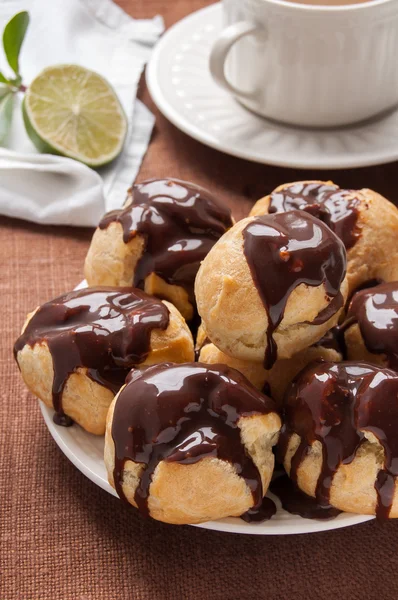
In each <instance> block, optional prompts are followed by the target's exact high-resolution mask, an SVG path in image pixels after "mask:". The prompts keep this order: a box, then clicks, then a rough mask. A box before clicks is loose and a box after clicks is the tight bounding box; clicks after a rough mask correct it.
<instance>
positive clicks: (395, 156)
mask: <svg viewBox="0 0 398 600" xmlns="http://www.w3.org/2000/svg"><path fill="white" fill-rule="evenodd" d="M221 10H222V5H221V2H216V3H215V4H211V5H210V6H206V7H204V8H201V9H199V10H197V11H195V12H193V13H190V14H189V15H187V16H185V17H184V18H183V19H181V20H180V21H177V23H174V24H173V25H172V26H171V27H170V28H169V29H168V30H167V31H166V32H165V33H164V35H163V36H162V37H161V38H160V39H159V41H158V42H157V44H156V45H155V48H154V50H153V52H152V55H151V58H150V60H149V62H148V64H147V67H146V72H145V78H146V83H147V87H148V90H149V93H150V96H151V98H152V100H153V101H154V103H155V104H156V106H157V108H158V109H159V111H160V112H161V113H162V114H163V116H164V117H165V118H166V119H167V120H169V121H170V122H171V123H172V124H173V125H174V126H175V127H177V129H179V130H180V131H182V132H183V133H185V134H186V135H188V136H189V137H191V138H193V139H195V140H196V141H198V142H200V143H202V144H204V145H206V146H209V147H211V148H213V149H214V150H218V151H219V152H222V153H223V154H229V155H231V156H234V157H236V158H241V159H244V160H248V161H250V162H254V163H258V164H265V165H269V166H276V167H282V168H292V169H312V170H325V169H330V170H342V169H351V168H361V167H370V166H378V165H382V164H387V163H390V162H395V161H396V160H398V144H397V149H396V151H395V153H392V152H390V153H389V154H388V155H386V156H384V155H383V156H381V155H380V154H379V155H377V156H376V155H374V156H373V157H367V156H364V157H362V159H360V160H359V159H358V157H357V158H356V159H355V158H354V159H352V160H348V159H346V160H345V161H344V162H333V161H329V162H324V163H322V162H320V163H319V162H317V163H312V162H308V161H307V162H306V161H305V160H301V161H300V160H297V161H296V162H295V161H292V160H273V159H272V157H267V158H264V157H263V158H261V156H260V155H259V154H258V153H257V152H250V151H249V152H247V151H246V150H244V151H243V152H242V151H240V150H239V149H235V148H234V147H232V148H231V147H228V146H227V145H223V144H222V142H219V141H217V140H215V139H213V138H212V137H211V135H210V134H208V133H207V132H206V131H204V130H202V129H200V128H199V127H197V125H195V124H194V123H190V122H189V121H188V119H187V118H186V117H185V116H181V114H180V113H179V112H178V110H177V109H176V108H174V106H172V105H171V104H170V103H169V102H168V101H167V99H166V98H165V96H164V94H163V91H162V87H161V85H160V83H159V78H158V77H157V70H158V67H159V63H160V61H161V58H162V52H163V48H164V47H165V46H168V44H169V41H170V40H171V39H172V38H173V36H176V35H177V33H178V32H179V31H180V30H183V29H184V28H185V27H187V25H188V24H190V23H191V22H194V21H196V20H199V19H200V18H205V17H206V16H208V15H210V14H211V13H216V12H220V11H221ZM214 85H217V84H214ZM245 110H248V109H245ZM392 112H393V113H394V112H398V107H397V109H396V110H395V111H392ZM255 116H256V117H258V118H259V119H261V120H264V121H266V119H264V118H263V117H260V116H259V115H255ZM364 124H365V123H364ZM279 125H280V126H281V127H285V128H286V129H288V130H294V131H299V130H300V128H297V127H293V126H289V125H286V124H282V123H281V124H279ZM358 127H361V124H356V125H353V126H351V127H347V128H340V129H338V128H336V131H342V130H344V129H345V130H346V131H349V129H350V128H355V129H358ZM303 131H310V130H309V129H305V128H303ZM314 131H318V132H321V131H322V129H315V130H314ZM329 133H330V131H329Z"/></svg>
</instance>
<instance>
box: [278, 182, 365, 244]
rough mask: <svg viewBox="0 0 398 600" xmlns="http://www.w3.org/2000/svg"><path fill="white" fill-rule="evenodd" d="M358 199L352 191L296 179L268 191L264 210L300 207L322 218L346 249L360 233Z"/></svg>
mask: <svg viewBox="0 0 398 600" xmlns="http://www.w3.org/2000/svg"><path fill="white" fill-rule="evenodd" d="M360 204H361V200H360V199H359V198H358V197H356V196H355V194H354V192H353V190H341V189H340V188H339V187H338V186H337V185H333V184H322V183H317V182H312V183H305V182H300V181H299V182H297V183H294V184H292V185H289V186H287V187H285V188H283V189H282V190H280V191H278V192H276V191H274V192H272V194H271V199H270V203H269V208H268V212H269V214H272V213H280V212H286V211H290V210H304V211H306V212H308V213H310V214H311V215H313V216H314V217H317V218H318V219H320V220H321V221H323V222H324V223H325V224H326V225H327V226H328V227H330V229H331V230H332V231H334V233H335V234H336V235H337V236H338V237H339V238H340V239H341V240H342V242H343V243H344V245H345V247H346V248H347V250H348V249H349V248H352V246H354V244H355V243H356V242H357V240H358V238H359V237H360V236H361V230H360V228H359V227H358V224H357V221H358V214H359V212H358V207H359V205H360Z"/></svg>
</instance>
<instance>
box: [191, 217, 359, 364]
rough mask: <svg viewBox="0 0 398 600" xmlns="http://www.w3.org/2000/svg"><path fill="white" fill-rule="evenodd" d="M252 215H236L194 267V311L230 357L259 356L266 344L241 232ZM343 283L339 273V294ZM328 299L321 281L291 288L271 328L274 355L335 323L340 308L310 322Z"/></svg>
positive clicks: (291, 350) (310, 340)
mask: <svg viewBox="0 0 398 600" xmlns="http://www.w3.org/2000/svg"><path fill="white" fill-rule="evenodd" d="M252 220H253V218H250V217H249V218H246V219H243V220H242V221H239V222H238V223H236V225H234V226H233V227H232V229H230V230H229V231H227V233H225V234H224V235H223V236H222V238H220V239H219V240H218V242H217V243H216V244H215V245H214V246H213V248H212V250H211V251H210V252H209V254H208V255H207V256H206V258H205V259H204V261H203V262H202V265H201V267H200V269H199V272H198V275H197V277H196V281H195V294H196V301H197V306H198V312H199V314H200V316H201V317H202V321H203V326H204V328H205V330H206V331H207V333H208V336H209V338H210V339H211V340H212V342H213V343H214V344H215V345H216V346H217V347H218V348H219V349H220V350H221V351H222V352H224V353H225V354H227V355H229V356H231V357H234V358H238V359H240V360H250V361H257V362H260V361H262V360H263V359H264V354H265V349H266V344H267V340H266V330H267V325H268V317H267V313H266V311H265V308H264V306H263V303H262V301H261V298H260V296H259V294H258V291H257V289H256V287H255V285H254V283H253V279H252V274H251V272H250V268H249V265H248V263H247V261H246V258H245V255H244V251H243V235H242V232H243V230H244V229H245V227H246V226H247V225H248V223H250V222H251V221H252ZM347 288H348V286H347V281H346V279H344V281H343V283H342V285H341V289H340V291H341V293H342V295H343V298H344V300H345V299H346V298H347ZM328 304H329V300H328V298H327V295H326V290H325V286H324V285H323V284H322V285H320V286H318V287H310V286H307V285H306V284H300V285H299V286H298V287H296V288H295V289H294V290H293V292H292V293H291V294H290V296H289V298H288V301H287V304H286V308H285V312H284V317H283V319H282V321H281V323H280V325H279V326H278V327H277V328H276V330H275V332H274V334H273V337H274V339H275V342H276V344H277V347H278V359H281V358H290V357H292V356H293V355H294V354H296V353H297V352H298V351H300V350H302V349H304V348H307V347H308V346H311V345H312V344H314V343H315V342H317V341H318V340H319V339H320V338H321V337H322V336H323V335H324V334H325V333H326V332H327V331H328V330H329V329H331V328H332V327H333V326H334V325H336V323H337V322H338V319H339V315H340V313H341V311H337V312H336V313H335V314H334V315H333V316H332V317H331V318H330V319H329V320H328V321H326V322H325V323H323V324H321V325H312V324H311V322H312V321H313V320H314V319H315V318H316V317H317V315H318V314H319V313H320V312H321V311H322V310H323V309H325V308H326V307H327V306H328Z"/></svg>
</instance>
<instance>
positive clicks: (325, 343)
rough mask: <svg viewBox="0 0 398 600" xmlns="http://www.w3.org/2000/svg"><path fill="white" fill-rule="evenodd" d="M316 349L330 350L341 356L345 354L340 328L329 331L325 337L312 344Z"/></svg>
mask: <svg viewBox="0 0 398 600" xmlns="http://www.w3.org/2000/svg"><path fill="white" fill-rule="evenodd" d="M312 345H313V346H316V347H321V348H327V349H328V350H335V351H336V352H339V353H340V354H342V353H343V349H342V344H341V334H340V330H339V326H336V327H333V328H332V329H330V330H329V331H327V332H326V333H325V335H324V336H323V337H322V338H321V339H320V340H318V341H317V342H315V344H312Z"/></svg>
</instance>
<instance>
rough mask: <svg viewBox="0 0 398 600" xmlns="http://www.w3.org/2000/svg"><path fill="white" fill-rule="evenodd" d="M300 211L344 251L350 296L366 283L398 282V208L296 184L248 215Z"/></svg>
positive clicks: (371, 197) (368, 195)
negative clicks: (311, 217) (333, 236)
mask: <svg viewBox="0 0 398 600" xmlns="http://www.w3.org/2000/svg"><path fill="white" fill-rule="evenodd" d="M297 209H299V210H304V211H306V212H308V213H310V214H312V215H314V216H315V217H317V218H319V219H320V220H321V221H323V222H324V223H325V224H326V225H328V227H330V229H332V231H334V233H335V234H336V235H337V236H338V237H339V238H340V239H341V240H342V241H343V243H344V245H345V247H346V250H347V279H348V284H349V296H351V294H352V293H353V292H354V291H355V290H356V289H358V288H360V287H361V286H362V285H363V284H366V283H367V282H369V281H371V280H382V281H394V280H396V279H398V209H397V207H396V206H394V205H393V204H392V203H391V202H389V201H388V200H387V199H386V198H383V196H381V195H380V194H377V193H376V192H374V191H373V190H369V189H361V190H344V189H340V188H339V187H338V186H337V185H335V184H333V183H332V182H331V181H327V182H324V181H297V182H294V183H287V184H284V185H281V186H279V187H277V188H276V190H274V191H273V192H272V193H271V194H270V195H269V196H266V197H264V198H262V199H261V200H259V201H258V202H257V203H256V204H255V205H254V207H253V209H252V211H251V213H250V214H251V215H254V216H258V215H264V214H275V213H281V212H286V211H290V210H297Z"/></svg>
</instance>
